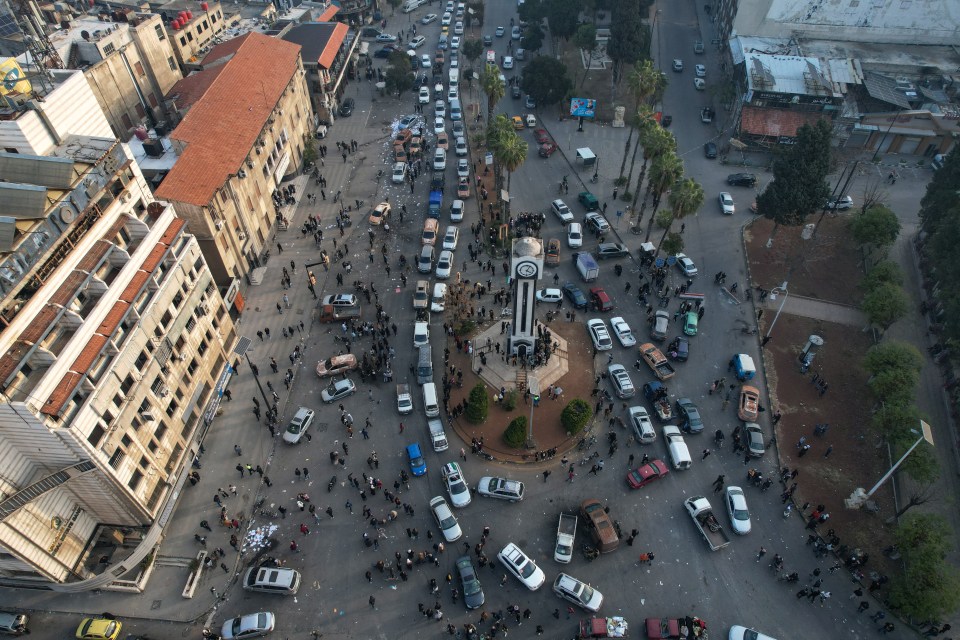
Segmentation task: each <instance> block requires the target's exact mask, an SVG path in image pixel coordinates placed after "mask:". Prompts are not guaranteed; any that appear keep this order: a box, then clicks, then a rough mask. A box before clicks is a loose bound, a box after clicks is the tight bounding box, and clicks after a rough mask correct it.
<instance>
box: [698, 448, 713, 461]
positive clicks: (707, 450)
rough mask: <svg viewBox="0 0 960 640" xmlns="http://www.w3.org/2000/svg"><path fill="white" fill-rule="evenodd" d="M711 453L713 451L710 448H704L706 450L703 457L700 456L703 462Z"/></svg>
mask: <svg viewBox="0 0 960 640" xmlns="http://www.w3.org/2000/svg"><path fill="white" fill-rule="evenodd" d="M710 453H711V452H710V449H704V450H703V457H702V458H700V461H701V462H703V461H704V460H706V459H707V456H709V455H710Z"/></svg>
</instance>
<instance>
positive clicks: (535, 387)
mask: <svg viewBox="0 0 960 640" xmlns="http://www.w3.org/2000/svg"><path fill="white" fill-rule="evenodd" d="M527 388H528V389H529V390H530V418H529V419H528V420H527V448H528V449H536V448H537V443H536V442H535V441H534V439H533V408H534V407H535V406H537V401H538V400H539V396H540V381H539V380H537V379H536V378H529V379H528V380H527Z"/></svg>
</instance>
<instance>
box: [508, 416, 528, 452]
mask: <svg viewBox="0 0 960 640" xmlns="http://www.w3.org/2000/svg"><path fill="white" fill-rule="evenodd" d="M503 441H504V442H506V443H507V445H508V446H510V447H513V448H514V449H519V448H520V447H522V446H523V445H524V444H525V443H526V441H527V417H526V416H517V417H516V418H514V419H513V420H511V421H510V424H509V425H507V428H506V429H505V430H504V432H503Z"/></svg>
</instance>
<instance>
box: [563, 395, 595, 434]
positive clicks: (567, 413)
mask: <svg viewBox="0 0 960 640" xmlns="http://www.w3.org/2000/svg"><path fill="white" fill-rule="evenodd" d="M591 417H593V411H591V410H590V405H589V404H587V403H586V401H584V400H581V399H580V398H574V399H573V400H571V401H570V402H569V403H568V404H567V406H566V407H564V408H563V413H561V414H560V424H561V425H563V428H564V429H565V430H566V432H567V433H568V434H569V435H571V436H573V435H576V434H578V433H580V432H581V431H582V430H583V428H584V427H585V426H587V423H588V422H590V418H591Z"/></svg>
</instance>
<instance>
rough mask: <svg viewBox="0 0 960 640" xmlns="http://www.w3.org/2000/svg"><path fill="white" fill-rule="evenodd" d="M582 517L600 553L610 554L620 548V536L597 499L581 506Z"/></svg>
mask: <svg viewBox="0 0 960 640" xmlns="http://www.w3.org/2000/svg"><path fill="white" fill-rule="evenodd" d="M580 515H581V516H582V517H583V519H584V520H586V521H587V526H588V527H589V528H590V532H591V533H592V534H593V540H594V542H596V544H597V547H598V548H599V549H600V553H610V552H611V551H614V550H616V548H617V547H619V546H620V536H618V535H617V530H616V528H615V527H614V524H613V521H612V520H611V519H610V514H608V513H607V510H606V509H605V508H604V507H603V503H602V502H600V501H599V500H597V499H596V498H589V499H587V500H584V501H583V502H582V503H581V504H580Z"/></svg>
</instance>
